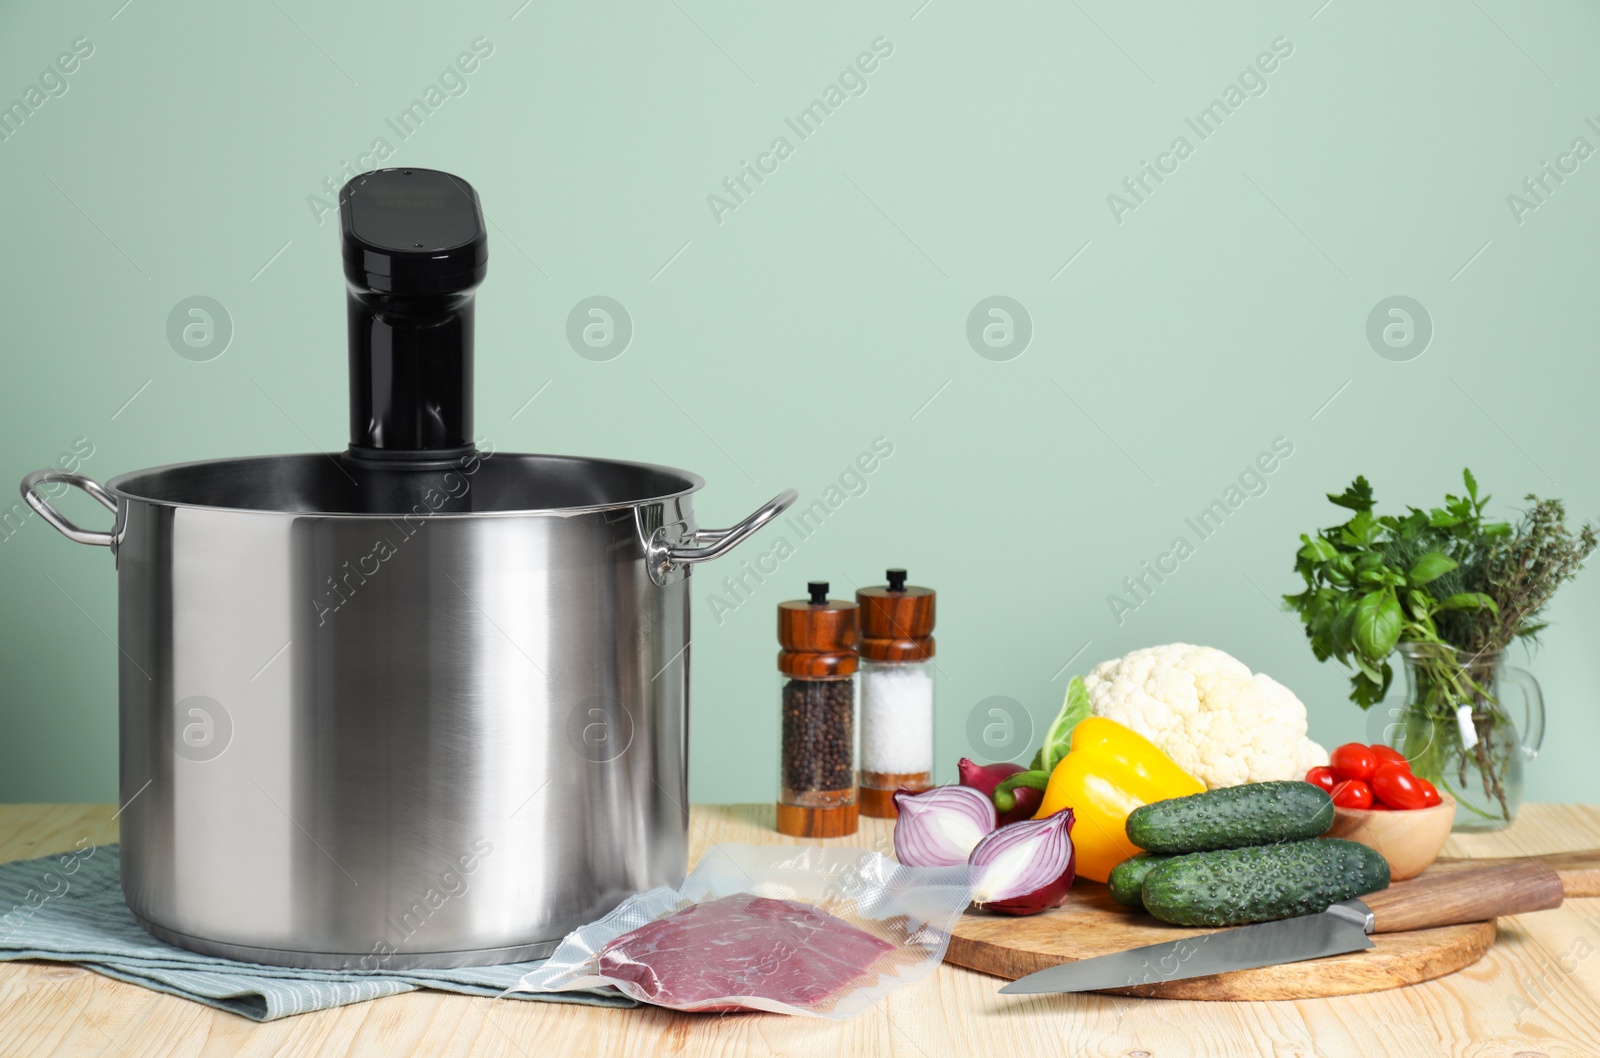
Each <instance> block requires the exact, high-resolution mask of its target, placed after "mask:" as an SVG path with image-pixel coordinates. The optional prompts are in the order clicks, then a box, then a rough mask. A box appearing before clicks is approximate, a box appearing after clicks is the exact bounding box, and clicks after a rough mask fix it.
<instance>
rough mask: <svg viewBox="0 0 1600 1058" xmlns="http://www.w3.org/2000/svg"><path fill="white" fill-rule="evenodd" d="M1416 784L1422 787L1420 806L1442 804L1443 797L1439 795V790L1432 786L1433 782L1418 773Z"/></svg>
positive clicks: (1428, 806) (1426, 806)
mask: <svg viewBox="0 0 1600 1058" xmlns="http://www.w3.org/2000/svg"><path fill="white" fill-rule="evenodd" d="M1417 785H1418V786H1420V787H1422V807H1424V808H1432V807H1433V806H1434V805H1442V804H1444V798H1442V797H1440V796H1439V791H1438V790H1437V789H1436V788H1435V787H1434V785H1433V783H1431V782H1429V781H1428V780H1427V779H1424V778H1422V777H1421V776H1420V775H1419V776H1417Z"/></svg>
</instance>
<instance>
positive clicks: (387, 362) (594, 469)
mask: <svg viewBox="0 0 1600 1058" xmlns="http://www.w3.org/2000/svg"><path fill="white" fill-rule="evenodd" d="M340 218H341V221H342V232H343V235H342V247H343V259H344V272H345V278H346V280H347V285H348V309H349V356H350V359H349V380H350V446H349V448H348V449H346V450H345V451H344V452H343V453H339V454H323V453H311V454H306V455H279V456H261V457H251V458H242V459H219V460H210V461H206V462H198V463H184V464H179V465H175V466H167V467H159V468H156V469H153V470H138V471H134V472H132V473H128V474H123V475H121V476H119V477H116V478H113V479H112V480H110V481H109V482H107V483H106V484H105V485H104V486H101V485H99V484H97V483H95V482H94V481H92V480H90V479H88V478H86V477H84V476H82V475H80V474H73V473H66V472H63V471H60V470H40V471H35V472H34V473H32V474H29V475H28V476H27V477H26V478H24V479H23V482H22V492H23V495H24V496H25V497H26V499H27V501H28V503H29V504H30V505H32V507H33V508H34V509H35V510H36V511H38V513H39V514H40V515H41V516H42V517H43V518H44V519H45V520H46V521H47V522H49V523H50V524H51V525H52V526H54V527H55V528H56V529H58V530H59V531H60V532H61V533H62V534H63V535H65V536H66V537H68V538H69V539H71V540H74V541H76V542H78V543H82V544H90V545H95V546H99V547H104V548H107V549H108V550H109V551H110V552H111V555H112V558H113V559H114V560H115V563H116V570H117V595H118V603H117V627H118V648H119V658H120V661H119V672H118V688H119V692H118V701H119V710H120V787H121V795H120V798H119V800H120V802H121V803H122V806H123V807H122V810H121V815H120V817H119V819H120V823H121V841H122V851H121V855H122V885H123V890H124V895H125V896H126V899H127V903H128V907H129V908H130V910H131V911H132V912H133V914H134V915H135V917H137V918H138V920H139V921H140V922H141V923H142V924H143V925H144V927H145V928H146V929H148V930H149V931H150V932H151V933H152V934H154V935H155V936H157V937H159V938H161V939H163V940H166V941H169V942H171V943H173V944H177V945H180V946H182V947H186V948H191V949H193V950H195V951H200V952H206V953H209V954H214V955H222V956H229V957H233V958H239V959H247V960H253V961H257V962H264V963H274V964H279V965H284V966H304V967H325V968H352V969H374V970H376V969H383V968H386V967H387V968H401V967H409V966H466V965H477V964H486V963H496V962H510V961H518V960H524V959H533V958H538V957H542V956H544V955H547V954H549V953H550V952H551V951H552V950H553V949H554V947H555V945H556V943H557V942H558V941H559V940H560V939H561V938H562V937H563V936H564V935H565V934H566V933H567V932H569V931H570V930H572V929H573V928H575V927H576V926H578V925H581V924H583V923H585V922H588V921H591V920H593V919H595V918H597V917H599V916H601V915H602V914H604V913H605V912H607V911H609V910H610V909H611V908H612V907H613V906H615V905H616V904H617V903H618V902H619V901H621V900H622V899H623V898H624V897H626V896H628V895H629V894H631V893H634V892H637V891H639V890H643V889H648V888H650V887H653V886H658V885H676V884H678V883H679V882H680V881H681V880H682V878H683V875H684V871H685V868H686V862H685V861H686V856H687V846H688V840H687V830H688V782H687V720H688V699H689V659H690V649H689V572H690V570H691V568H692V567H693V565H694V564H696V563H699V562H705V561H708V560H711V559H714V558H717V557H718V556H720V555H723V554H725V553H726V552H728V551H729V550H731V549H732V548H733V547H734V546H736V545H737V544H738V543H739V542H740V541H742V540H743V539H745V538H746V537H748V536H749V535H750V534H752V533H754V532H755V531H756V530H757V529H759V528H760V527H761V526H762V525H764V524H765V523H766V522H768V521H770V520H771V519H772V518H774V517H775V516H776V515H777V514H778V513H779V512H780V511H782V510H783V509H784V508H786V507H787V506H788V505H789V504H790V503H792V502H793V501H794V498H795V493H794V492H793V490H788V491H785V492H784V493H782V494H780V495H779V496H777V497H775V498H774V499H773V500H772V501H771V502H769V503H767V504H766V505H764V506H763V507H762V508H761V509H760V510H758V511H756V512H755V513H754V514H752V515H751V516H750V517H749V518H747V519H745V520H744V521H743V522H741V523H739V524H738V525H736V526H734V527H732V528H730V529H701V528H699V527H698V525H697V524H696V521H695V516H694V510H693V505H692V497H693V495H694V493H695V492H697V491H698V490H699V489H700V487H701V486H702V485H703V484H704V482H703V481H702V480H701V479H700V478H699V477H698V476H696V475H694V474H691V473H688V472H687V471H682V470H675V469H672V468H670V467H664V466H653V465H649V464H645V463H630V462H620V461H615V460H606V459H585V458H578V457H572V456H549V455H523V454H512V453H507V452H501V451H498V450H496V448H495V447H494V446H493V445H490V444H485V443H483V442H481V441H480V442H478V443H474V429H473V419H472V386H473V357H472V351H473V297H474V292H475V291H476V289H477V287H478V285H479V284H480V283H481V282H482V281H483V278H484V273H485V269H486V267H487V260H488V254H487V240H486V232H485V226H484V221H483V216H482V212H481V210H480V208H479V203H478V197H477V194H476V193H475V192H474V190H473V189H472V187H471V186H470V185H469V184H467V182H466V181H464V180H461V179H459V178H457V177H454V176H452V175H450V174H448V173H443V172H436V171H432V170H427V169H385V170H380V171H377V172H372V173H368V174H365V175H363V176H360V177H357V178H356V179H354V180H352V181H351V182H350V183H349V184H347V185H346V186H345V188H344V189H343V192H342V194H341V197H340ZM56 483H60V484H56ZM51 486H54V487H53V488H52V487H51ZM63 486H75V487H77V488H80V489H83V490H84V491H85V492H87V493H88V494H89V495H90V496H92V497H93V498H94V499H96V500H97V501H99V502H100V503H101V504H103V505H104V506H105V507H106V508H108V509H109V510H111V511H112V512H114V513H115V521H114V523H113V525H112V527H111V529H110V530H109V531H101V530H93V529H83V528H79V527H78V526H76V525H74V524H72V523H71V522H70V521H68V520H67V519H66V518H65V517H63V516H62V515H61V514H60V513H59V512H58V511H56V510H55V509H54V507H52V505H51V503H50V498H51V497H52V496H57V495H59V494H60V491H61V490H62V488H63Z"/></svg>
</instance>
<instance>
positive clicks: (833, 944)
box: [599, 893, 894, 1009]
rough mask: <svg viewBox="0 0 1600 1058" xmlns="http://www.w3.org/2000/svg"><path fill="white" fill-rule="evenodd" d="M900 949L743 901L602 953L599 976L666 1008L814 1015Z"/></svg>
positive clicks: (695, 912)
mask: <svg viewBox="0 0 1600 1058" xmlns="http://www.w3.org/2000/svg"><path fill="white" fill-rule="evenodd" d="M893 948H894V945H892V944H889V943H887V942H885V941H882V940H879V939H878V938H877V937H874V936H873V935H872V934H870V933H865V932H863V931H861V930H859V929H857V928H855V927H854V926H852V925H850V924H849V923H847V922H844V921H842V920H841V919H837V918H835V917H834V916H832V915H829V914H827V913H825V912H822V911H819V910H817V909H816V908H814V907H812V906H811V905H810V904H802V903H798V902H796V901H794V900H771V899H768V898H766V897H760V896H752V895H750V894H749V893H739V894H736V895H734V896H725V897H722V898H721V899H719V900H711V901H707V902H706V903H703V904H696V905H694V906H693V907H686V908H684V909H683V910H682V911H679V912H678V913H677V914H675V915H669V916H667V917H666V918H662V919H657V920H656V921H654V922H650V923H647V924H646V925H643V926H640V927H639V928H638V929H636V930H634V931H633V932H631V933H624V934H623V935H622V936H620V937H618V938H616V939H615V940H613V941H612V942H611V943H609V944H607V945H606V946H605V947H604V948H602V949H600V970H599V973H600V976H602V977H605V978H609V979H611V980H614V981H618V982H624V981H625V982H628V983H629V984H631V985H633V986H634V988H633V989H628V991H630V992H633V993H634V994H635V997H636V998H639V999H643V1000H645V1001H647V1002H650V1003H655V1004H656V1005H658V1006H665V1007H678V1008H685V1007H695V1006H698V1005H699V1004H703V1003H707V1002H709V1001H711V1000H715V999H721V998H724V997H730V996H747V997H760V998H763V999H772V1000H776V1001H777V1002H780V1003H788V1004H790V1005H791V1006H814V1005H816V1004H817V1003H820V1002H821V1001H823V1000H824V999H826V998H828V996H830V995H833V994H834V993H835V992H837V991H839V990H840V989H842V988H844V987H845V986H846V985H848V984H850V983H851V982H852V981H855V980H856V979H858V978H860V977H862V976H864V975H865V974H866V972H867V970H868V969H869V968H870V967H871V966H872V964H873V963H874V962H876V961H877V960H878V957H879V956H880V955H882V954H883V953H885V952H887V951H892V950H893ZM704 1009H711V1008H704Z"/></svg>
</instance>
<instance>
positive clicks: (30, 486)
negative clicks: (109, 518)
mask: <svg viewBox="0 0 1600 1058" xmlns="http://www.w3.org/2000/svg"><path fill="white" fill-rule="evenodd" d="M52 481H60V482H63V483H65V484H67V485H76V486H77V487H78V488H80V489H82V490H83V491H84V492H87V493H88V494H89V495H90V496H93V497H94V498H95V499H96V500H97V501H99V503H100V506H102V507H104V508H105V509H106V510H108V511H110V512H111V513H113V514H115V513H116V511H117V500H116V497H114V496H112V495H111V493H109V492H107V491H106V490H105V489H104V488H102V487H101V486H100V484H99V483H98V482H95V481H93V480H91V479H89V478H86V477H84V476H83V475H82V474H69V473H67V472H66V471H65V470H35V471H34V472H33V473H32V474H29V475H28V476H27V477H25V478H23V479H22V498H23V499H25V500H27V501H28V506H29V507H32V508H33V509H34V510H36V511H38V512H39V517H41V518H43V519H44V520H45V521H47V522H49V523H50V524H51V525H53V526H55V528H56V531H57V532H59V533H60V534H61V535H62V536H64V537H66V538H67V539H68V540H71V541H72V542H73V543H77V544H93V545H94V546H95V547H110V546H111V545H112V544H114V543H116V534H114V533H105V532H100V531H98V530H95V529H79V528H78V527H77V526H75V525H73V524H72V523H71V522H69V521H68V520H67V519H66V517H65V516H64V515H63V514H62V513H61V512H60V511H58V510H56V509H55V508H54V507H52V506H50V501H49V500H47V499H45V498H44V497H43V496H41V495H40V494H39V492H38V488H39V486H40V485H45V484H48V483H50V482H52Z"/></svg>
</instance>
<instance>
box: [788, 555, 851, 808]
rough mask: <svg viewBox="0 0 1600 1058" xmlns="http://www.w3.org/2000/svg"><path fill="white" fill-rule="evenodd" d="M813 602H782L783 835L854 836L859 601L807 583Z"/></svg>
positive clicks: (818, 584) (814, 582)
mask: <svg viewBox="0 0 1600 1058" xmlns="http://www.w3.org/2000/svg"><path fill="white" fill-rule="evenodd" d="M806 588H807V591H808V592H809V594H810V597H809V598H807V599H792V600H790V601H788V602H781V603H779V604H778V644H779V645H780V646H781V647H783V649H782V650H781V651H779V653H778V672H779V674H780V679H779V683H780V684H781V688H780V691H779V701H780V705H781V708H782V717H783V736H782V747H783V748H782V758H781V760H780V762H779V767H780V770H781V773H782V777H781V780H780V785H779V792H778V832H779V833H780V834H787V835H789V836H790V837H796V838H833V837H843V836H845V835H847V834H854V833H855V832H856V826H857V817H856V755H855V746H856V670H857V668H858V667H859V666H860V656H859V655H858V654H857V653H856V637H857V635H858V634H859V631H860V625H859V623H858V621H857V615H858V613H859V610H858V609H857V607H856V604H855V603H853V602H849V601H846V600H844V599H830V598H828V585H827V583H826V582H824V581H812V582H811V583H809V584H808V585H806Z"/></svg>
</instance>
